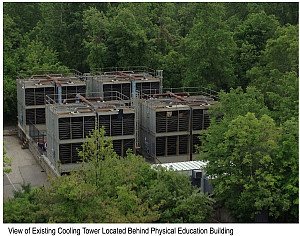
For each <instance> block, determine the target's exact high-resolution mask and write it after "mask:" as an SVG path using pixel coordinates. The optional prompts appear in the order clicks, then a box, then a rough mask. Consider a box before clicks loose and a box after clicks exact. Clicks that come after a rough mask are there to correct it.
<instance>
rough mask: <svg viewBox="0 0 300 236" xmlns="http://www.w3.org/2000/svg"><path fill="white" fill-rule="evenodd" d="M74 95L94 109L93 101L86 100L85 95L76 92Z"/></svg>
mask: <svg viewBox="0 0 300 236" xmlns="http://www.w3.org/2000/svg"><path fill="white" fill-rule="evenodd" d="M76 97H77V98H79V99H81V101H83V102H85V103H86V104H88V105H89V106H91V107H92V108H93V110H94V111H95V106H94V104H93V103H91V102H90V101H88V100H87V99H86V98H85V97H83V96H82V95H81V94H79V93H78V94H76Z"/></svg>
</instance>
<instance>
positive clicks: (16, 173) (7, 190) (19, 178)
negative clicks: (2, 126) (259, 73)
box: [3, 135, 49, 201]
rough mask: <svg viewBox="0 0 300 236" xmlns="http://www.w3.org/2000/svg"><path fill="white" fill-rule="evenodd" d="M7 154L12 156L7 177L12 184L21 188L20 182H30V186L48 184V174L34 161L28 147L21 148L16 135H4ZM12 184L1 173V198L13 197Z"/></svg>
mask: <svg viewBox="0 0 300 236" xmlns="http://www.w3.org/2000/svg"><path fill="white" fill-rule="evenodd" d="M3 141H5V149H6V151H7V154H6V155H7V156H8V157H11V158H12V166H11V167H10V168H11V170H12V171H11V172H10V173H9V174H8V177H9V179H10V181H11V182H12V184H13V185H14V186H15V187H16V188H18V189H21V184H24V183H30V184H31V186H32V187H38V186H42V185H45V186H49V183H48V182H47V179H48V176H47V175H46V173H45V172H43V171H42V168H41V167H40V165H39V163H37V162H36V160H35V159H34V157H33V155H32V153H31V152H30V150H29V149H22V148H21V145H22V143H21V141H20V140H19V138H18V136H16V135H13V136H4V137H3ZM13 190H14V188H13V186H12V185H11V183H10V182H9V180H8V178H7V176H5V174H4V175H3V199H4V201H6V200H7V199H8V198H9V197H13Z"/></svg>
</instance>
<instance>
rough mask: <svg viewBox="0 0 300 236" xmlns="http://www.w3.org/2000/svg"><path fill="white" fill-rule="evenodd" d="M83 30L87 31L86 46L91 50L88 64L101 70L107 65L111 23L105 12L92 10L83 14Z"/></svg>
mask: <svg viewBox="0 0 300 236" xmlns="http://www.w3.org/2000/svg"><path fill="white" fill-rule="evenodd" d="M83 24H84V26H83V28H84V29H85V31H86V34H87V36H86V39H84V41H83V42H84V46H85V47H86V48H88V49H89V55H88V57H87V62H88V64H89V66H90V68H101V67H104V66H106V65H107V63H106V53H107V46H106V43H105V42H106V40H107V33H106V32H107V30H108V24H109V21H108V19H107V17H106V16H105V14H104V13H103V12H99V11H98V10H97V9H96V8H90V9H88V10H86V11H84V13H83Z"/></svg>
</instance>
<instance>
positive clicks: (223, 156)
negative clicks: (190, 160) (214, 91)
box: [204, 113, 281, 222]
mask: <svg viewBox="0 0 300 236" xmlns="http://www.w3.org/2000/svg"><path fill="white" fill-rule="evenodd" d="M219 135H220V134H219ZM205 136H206V139H205V140H204V142H205V144H204V151H206V152H207V155H205V160H207V161H209V164H208V165H207V168H206V170H207V174H209V175H211V176H213V177H214V178H213V179H212V180H211V181H212V185H213V186H214V192H215V194H216V197H217V199H218V201H221V202H224V204H225V206H226V207H227V208H228V209H229V210H230V211H231V212H232V214H233V215H234V216H235V217H236V218H237V219H239V221H242V222H248V221H251V220H253V218H254V214H255V213H256V212H259V211H262V210H269V213H270V215H273V216H274V217H275V218H277V217H278V215H279V212H280V211H279V210H278V208H277V207H276V204H279V203H278V202H279V201H280V200H281V191H280V188H278V187H277V186H276V182H277V181H278V176H277V175H276V174H275V172H274V171H273V170H274V164H275V162H274V157H275V155H276V153H277V152H278V150H279V145H278V138H279V130H278V129H277V128H276V126H275V123H274V121H273V120H272V119H271V118H270V117H269V116H267V115H262V117H261V118H260V119H257V118H256V117H255V115H254V114H253V113H247V114H246V115H245V116H238V117H237V118H235V119H233V120H232V121H230V122H229V124H228V128H227V130H226V131H225V132H224V133H223V134H222V136H221V140H219V138H218V139H216V137H215V135H214V133H213V132H211V129H209V130H208V133H207V134H206V135H205ZM216 147H217V148H216Z"/></svg>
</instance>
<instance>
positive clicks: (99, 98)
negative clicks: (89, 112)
mask: <svg viewBox="0 0 300 236" xmlns="http://www.w3.org/2000/svg"><path fill="white" fill-rule="evenodd" d="M78 99H80V100H82V99H81V98H66V99H64V101H74V100H78ZM86 99H87V100H100V101H101V102H103V101H104V100H103V98H102V97H88V98H86Z"/></svg>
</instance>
